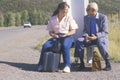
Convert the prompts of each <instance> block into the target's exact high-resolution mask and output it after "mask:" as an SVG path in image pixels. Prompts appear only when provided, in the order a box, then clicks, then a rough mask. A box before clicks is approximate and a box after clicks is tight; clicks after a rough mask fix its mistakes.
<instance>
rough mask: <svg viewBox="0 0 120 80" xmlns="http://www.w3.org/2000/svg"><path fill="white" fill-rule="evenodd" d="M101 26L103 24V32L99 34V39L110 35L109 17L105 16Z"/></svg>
mask: <svg viewBox="0 0 120 80" xmlns="http://www.w3.org/2000/svg"><path fill="white" fill-rule="evenodd" d="M101 21H102V22H101V24H102V30H101V31H100V32H98V33H97V37H98V38H101V37H106V36H107V34H108V20H107V16H103V18H102V20H101Z"/></svg>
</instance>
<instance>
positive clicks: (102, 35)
mask: <svg viewBox="0 0 120 80" xmlns="http://www.w3.org/2000/svg"><path fill="white" fill-rule="evenodd" d="M86 11H87V14H88V15H86V16H85V17H84V34H83V37H82V38H78V40H77V41H76V46H75V56H79V57H80V61H81V64H80V70H81V69H83V68H85V65H84V47H85V46H87V47H88V46H91V45H97V47H98V49H99V51H100V53H101V55H102V57H103V58H104V60H105V64H106V67H105V70H106V71H109V70H111V64H110V61H109V55H108V50H107V49H108V36H107V35H108V23H107V17H106V16H105V15H104V14H101V13H98V5H97V4H96V3H95V2H91V3H89V4H88V6H87V9H86Z"/></svg>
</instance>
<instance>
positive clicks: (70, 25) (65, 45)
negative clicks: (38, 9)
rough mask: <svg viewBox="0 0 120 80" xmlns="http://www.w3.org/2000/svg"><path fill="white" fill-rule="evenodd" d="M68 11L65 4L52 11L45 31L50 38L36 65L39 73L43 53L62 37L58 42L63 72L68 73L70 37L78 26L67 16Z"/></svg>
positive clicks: (67, 6)
mask: <svg viewBox="0 0 120 80" xmlns="http://www.w3.org/2000/svg"><path fill="white" fill-rule="evenodd" d="M68 9H69V5H68V4H67V3H66V2H62V3H60V4H59V5H58V7H57V9H56V10H55V11H54V13H53V15H52V17H51V19H50V20H49V23H48V25H47V29H48V31H49V34H50V36H51V37H52V38H51V39H49V40H48V41H47V42H46V43H45V44H44V45H43V47H42V51H41V56H40V61H39V65H38V70H39V71H40V70H42V64H43V61H42V60H43V59H42V58H43V54H44V52H45V51H46V50H47V49H48V48H50V47H51V46H52V44H51V42H54V41H55V40H56V39H57V38H61V37H62V39H60V42H61V46H62V53H63V59H64V63H65V68H64V69H63V71H64V72H70V48H71V46H72V42H73V37H72V35H73V34H75V32H76V29H77V28H78V26H77V24H76V23H75V21H74V20H73V18H71V17H70V16H68V15H67V14H68ZM61 35H62V36H61Z"/></svg>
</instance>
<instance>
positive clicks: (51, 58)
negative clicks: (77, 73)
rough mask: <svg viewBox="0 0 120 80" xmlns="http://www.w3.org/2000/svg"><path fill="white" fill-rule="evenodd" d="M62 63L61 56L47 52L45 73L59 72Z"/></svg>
mask: <svg viewBox="0 0 120 80" xmlns="http://www.w3.org/2000/svg"><path fill="white" fill-rule="evenodd" d="M59 61H60V54H59V53H53V52H46V53H44V55H43V71H45V72H55V71H57V70H58V66H59Z"/></svg>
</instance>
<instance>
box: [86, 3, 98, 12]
mask: <svg viewBox="0 0 120 80" xmlns="http://www.w3.org/2000/svg"><path fill="white" fill-rule="evenodd" d="M89 8H93V9H95V10H96V11H98V5H97V3H96V2H91V3H89V4H88V6H87V9H89Z"/></svg>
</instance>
